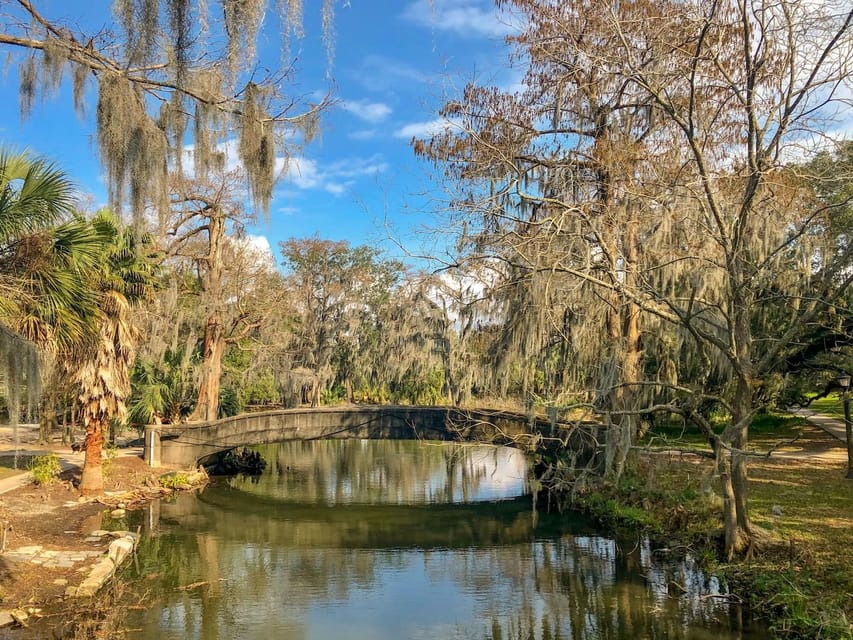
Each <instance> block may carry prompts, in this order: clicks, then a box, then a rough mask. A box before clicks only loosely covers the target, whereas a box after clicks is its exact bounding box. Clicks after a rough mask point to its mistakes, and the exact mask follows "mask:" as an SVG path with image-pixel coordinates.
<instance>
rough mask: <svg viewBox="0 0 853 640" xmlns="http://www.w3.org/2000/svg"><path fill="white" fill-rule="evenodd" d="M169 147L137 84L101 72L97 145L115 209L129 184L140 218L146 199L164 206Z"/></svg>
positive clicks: (132, 202)
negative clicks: (150, 114)
mask: <svg viewBox="0 0 853 640" xmlns="http://www.w3.org/2000/svg"><path fill="white" fill-rule="evenodd" d="M167 147H168V145H167V141H166V136H165V134H164V132H163V131H162V129H160V128H159V127H158V126H157V125H156V124H155V123H154V121H153V120H152V119H151V118H150V117H149V115H148V113H147V111H146V110H145V105H144V103H143V100H142V96H141V95H140V93H139V89H138V88H136V87H135V86H133V85H132V84H131V83H130V82H129V81H128V80H127V78H126V77H124V76H123V75H120V74H117V73H105V74H103V75H102V76H101V78H100V81H99V83H98V148H99V151H100V153H101V159H102V161H103V163H104V165H105V166H106V168H107V174H108V178H109V180H108V182H109V188H110V202H111V204H112V206H113V207H114V208H115V209H116V210H120V209H121V203H122V201H123V199H124V195H125V190H126V188H127V185H128V183H129V185H130V200H131V210H132V212H133V215H134V219H135V220H137V221H139V220H141V219H142V213H143V208H144V205H145V201H146V198H150V200H151V201H152V202H153V203H154V204H155V205H157V206H160V207H163V206H167V197H168V192H167V167H166V157H167V156H166V152H167Z"/></svg>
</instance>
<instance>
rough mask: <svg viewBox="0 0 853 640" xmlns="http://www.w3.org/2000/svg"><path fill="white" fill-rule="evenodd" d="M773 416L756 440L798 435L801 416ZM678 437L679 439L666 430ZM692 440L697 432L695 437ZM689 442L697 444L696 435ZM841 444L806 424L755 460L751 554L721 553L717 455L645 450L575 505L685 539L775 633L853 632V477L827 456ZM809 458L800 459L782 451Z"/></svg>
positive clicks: (659, 537)
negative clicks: (610, 483)
mask: <svg viewBox="0 0 853 640" xmlns="http://www.w3.org/2000/svg"><path fill="white" fill-rule="evenodd" d="M774 420H776V419H772V418H768V419H766V422H765V423H764V424H763V425H757V428H756V437H755V438H754V439H753V443H754V444H756V445H757V446H760V447H769V446H773V445H782V444H783V443H788V442H789V441H791V440H794V439H795V438H797V436H798V435H799V434H800V431H801V428H800V427H799V426H798V425H799V421H798V420H796V419H789V418H787V417H785V418H782V419H779V420H778V421H777V422H776V424H775V426H774V425H773V422H774ZM667 438H668V440H669V442H670V443H671V444H673V445H675V444H677V443H678V439H673V438H672V437H671V434H670V435H669V436H667ZM689 439H692V438H689ZM692 444H696V442H693V443H692ZM839 445H840V443H837V442H836V441H834V440H832V439H831V438H830V437H829V436H827V435H826V434H825V433H824V432H822V431H820V430H817V429H815V428H813V427H805V428H802V434H801V435H800V437H799V438H798V439H796V441H795V442H794V443H793V444H787V445H786V446H780V450H781V451H784V452H786V453H785V454H783V456H780V457H776V456H773V457H770V458H766V457H763V458H756V459H755V460H754V462H753V463H752V465H751V472H750V475H751V482H750V491H751V502H750V504H751V516H752V519H753V522H754V524H755V525H757V526H758V527H760V528H761V529H762V531H763V532H764V533H763V534H762V536H761V541H760V543H759V544H757V545H756V546H755V547H754V548H753V549H752V550H751V551H750V554H749V557H747V558H745V559H743V560H741V561H738V562H736V563H732V564H728V565H718V564H717V563H716V558H717V557H718V552H719V550H720V543H721V538H722V522H721V518H720V498H719V491H718V487H717V484H716V482H715V478H714V477H713V474H712V464H711V461H709V460H706V459H703V458H700V457H698V456H690V455H682V454H665V455H662V454H641V455H638V456H637V457H636V458H635V459H634V460H633V461H632V464H631V468H630V470H629V471H628V472H626V473H625V475H624V476H623V478H622V479H621V481H620V483H619V485H618V486H615V487H609V488H604V489H601V490H598V491H595V492H590V493H587V494H585V495H583V496H581V497H580V499H579V506H580V507H581V508H582V509H584V510H586V511H588V512H590V513H592V514H594V515H595V516H596V517H598V518H599V519H601V520H603V521H606V522H609V523H611V524H613V525H615V526H626V527H630V528H632V529H636V528H642V529H643V530H645V531H647V532H648V533H649V534H650V535H651V536H652V537H653V538H654V539H655V540H656V541H657V542H659V543H662V544H665V545H667V546H675V545H686V546H689V547H691V548H692V549H693V550H694V551H695V552H696V553H697V555H699V556H700V557H701V558H703V559H704V560H705V561H706V563H708V565H709V566H711V567H712V568H713V570H714V571H715V572H717V573H718V574H719V575H721V576H723V577H725V578H727V579H728V581H729V583H730V585H731V587H732V589H733V591H734V592H735V593H737V594H738V595H740V596H741V597H743V598H744V599H745V600H746V601H747V602H748V604H749V605H750V606H751V608H752V609H753V611H754V612H756V614H757V615H759V616H761V617H763V618H766V619H767V620H768V622H769V624H770V626H771V628H772V629H773V631H774V633H775V635H776V637H778V638H786V639H794V638H803V639H805V638H814V639H823V640H839V639H845V638H846V639H849V638H853V629H851V624H850V623H851V621H853V570H851V567H853V481H850V480H845V479H844V471H845V465H844V462H843V461H842V460H840V459H839V461H838V462H831V461H827V460H826V456H827V453H828V452H829V453H831V452H832V450H833V449H838V447H839ZM793 454H796V455H798V456H804V457H799V458H792V457H784V456H785V455H793Z"/></svg>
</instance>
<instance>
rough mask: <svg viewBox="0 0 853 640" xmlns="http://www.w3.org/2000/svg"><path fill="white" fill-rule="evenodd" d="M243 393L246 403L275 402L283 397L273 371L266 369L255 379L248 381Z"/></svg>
mask: <svg viewBox="0 0 853 640" xmlns="http://www.w3.org/2000/svg"><path fill="white" fill-rule="evenodd" d="M241 395H242V396H243V398H244V399H245V404H274V403H277V402H279V400H280V399H281V391H280V389H279V388H278V384H276V381H275V376H274V375H273V373H272V371H265V372H264V373H262V374H261V375H260V376H258V377H257V378H256V379H255V380H253V381H252V382H249V383H247V384H246V385H245V386H244V387H243V389H242V392H241Z"/></svg>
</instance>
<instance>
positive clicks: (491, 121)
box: [415, 0, 853, 555]
mask: <svg viewBox="0 0 853 640" xmlns="http://www.w3.org/2000/svg"><path fill="white" fill-rule="evenodd" d="M498 4H499V5H501V6H503V5H507V6H509V5H511V6H512V7H513V8H514V9H517V10H518V11H519V13H520V15H522V16H523V17H524V18H525V19H526V24H527V28H526V29H525V30H524V32H523V33H522V34H521V35H520V36H518V37H517V38H515V39H514V41H515V43H516V44H517V46H518V52H519V56H518V59H519V60H521V61H522V63H523V64H524V65H525V70H526V74H525V76H524V83H525V86H526V90H525V91H524V92H523V94H511V93H509V94H508V93H505V92H501V91H499V90H497V89H494V88H478V87H474V86H471V87H468V88H467V89H466V90H465V93H464V95H463V97H462V98H461V99H460V100H455V101H452V102H450V103H448V104H447V105H446V106H445V108H444V110H443V113H444V115H445V116H446V117H447V118H448V119H449V125H448V129H447V130H446V131H445V132H444V133H443V134H440V135H438V136H435V137H433V138H432V139H431V140H429V141H427V142H420V141H416V142H415V148H416V151H417V152H419V153H421V154H424V155H426V156H427V157H429V158H431V159H433V160H435V161H437V162H438V163H439V164H440V165H441V166H442V167H443V168H445V170H446V174H447V175H448V176H449V178H450V179H451V181H452V182H454V183H455V184H456V186H457V187H458V188H459V194H460V197H458V198H456V200H455V202H454V205H455V206H456V207H457V208H458V209H459V210H460V211H462V212H463V214H464V216H465V223H466V225H468V226H466V227H465V228H464V229H463V235H462V239H463V242H462V245H463V247H465V248H467V249H468V251H467V255H466V256H465V258H466V259H483V258H484V257H485V258H486V259H495V257H500V258H501V259H504V260H506V261H508V262H509V263H511V264H512V266H513V268H514V269H516V270H520V271H521V272H522V273H525V272H526V273H527V274H528V275H529V276H531V277H532V275H531V274H549V275H550V278H549V280H548V282H549V283H557V282H559V283H560V284H559V285H557V284H554V285H550V284H549V286H552V287H558V286H559V287H562V288H563V290H566V291H568V290H570V289H571V287H572V286H574V290H575V291H577V292H581V291H583V292H584V293H585V295H588V296H590V299H595V300H598V301H601V303H603V305H604V306H605V309H606V310H605V312H604V314H605V317H604V321H603V323H602V322H601V320H600V319H598V318H589V319H587V320H586V322H591V323H592V325H593V326H596V323H599V324H598V325H597V326H600V327H601V331H600V332H599V334H598V336H599V338H598V342H597V343H593V344H589V345H586V346H587V347H589V348H592V349H598V350H599V351H600V352H601V353H602V354H603V356H604V362H605V364H606V366H605V367H603V368H602V371H601V374H603V375H600V376H599V379H600V380H601V383H602V384H601V388H602V390H603V391H606V393H607V399H608V404H607V407H606V408H607V409H608V413H609V414H610V416H611V422H612V423H613V425H614V427H615V428H614V429H611V436H610V438H609V442H608V459H609V460H612V461H613V462H614V464H613V465H612V467H611V468H612V469H613V472H614V473H616V474H618V472H619V469H620V465H621V461H623V460H624V452H625V450H626V445H627V444H630V440H629V439H628V438H630V436H631V435H632V432H633V431H634V429H635V427H634V424H635V423H633V422H632V421H628V422H627V423H626V422H625V418H624V416H627V415H636V413H637V412H638V411H639V410H641V409H643V408H644V407H643V404H645V403H644V402H643V401H644V400H645V399H647V396H644V394H643V393H642V391H643V390H644V389H650V388H655V387H660V385H661V384H664V383H668V384H669V385H670V388H671V390H672V392H673V393H672V394H670V396H669V397H670V398H671V399H673V402H667V403H666V404H667V408H668V409H672V408H677V409H679V410H681V411H683V412H685V413H687V414H689V415H690V416H691V417H692V418H693V419H694V420H696V421H697V423H699V424H700V426H702V427H703V428H704V429H705V430H706V433H707V435H708V438H709V440H710V441H711V443H712V445H713V446H714V450H715V452H716V456H717V466H718V470H719V474H720V478H721V482H722V490H723V497H724V502H725V507H724V516H725V523H726V549H727V552H728V553H729V554H730V555H731V554H733V553H737V552H741V551H743V550H745V549H746V548H747V547H748V545H749V544H750V542H751V541H752V540H753V539H754V538H753V534H754V533H755V530H754V528H753V527H752V525H751V523H750V520H749V514H748V511H747V499H748V482H747V480H748V476H747V456H746V455H745V450H746V447H747V445H748V429H749V424H750V422H751V420H752V417H753V416H754V414H755V412H756V411H757V410H758V409H759V408H760V407H762V406H764V405H765V404H766V403H767V402H768V401H769V400H770V399H772V397H773V396H774V394H775V393H777V392H778V389H775V388H774V387H773V385H770V384H768V377H769V376H771V375H772V374H773V372H774V371H775V370H776V369H777V368H778V366H779V363H780V360H781V359H782V357H783V353H784V350H785V349H786V347H787V346H788V345H790V343H791V342H792V340H794V339H795V338H796V337H797V336H799V335H801V333H802V330H803V327H805V326H807V325H808V324H809V323H810V322H811V321H812V320H814V319H815V318H816V317H817V315H818V314H819V313H820V312H821V310H823V309H826V308H827V307H828V306H831V305H833V304H834V303H835V302H836V301H838V300H840V296H842V295H843V294H844V292H845V291H846V290H847V288H848V287H849V285H850V282H851V279H853V272H852V271H851V269H850V258H851V251H853V248H851V245H850V243H849V238H848V237H847V235H846V234H841V235H836V236H834V237H827V235H826V234H825V233H823V230H824V229H826V228H829V227H830V226H831V219H832V217H833V216H834V215H835V214H836V212H837V211H838V210H839V208H838V206H837V204H836V205H833V204H828V203H826V202H825V201H821V200H820V199H818V198H815V197H814V190H813V188H812V187H813V185H808V184H805V183H804V181H802V180H799V179H797V176H796V173H797V172H796V170H795V169H794V168H792V165H793V164H794V163H797V162H802V161H803V160H805V159H808V157H809V155H810V154H812V153H814V151H815V150H816V149H819V148H820V147H821V145H822V144H824V143H826V142H827V141H829V135H828V132H829V131H830V130H831V129H832V127H833V118H835V117H836V116H837V114H838V113H839V112H843V110H844V109H845V108H847V107H848V106H849V103H850V100H849V97H846V96H849V95H850V93H849V92H850V87H851V75H850V73H851V71H850V63H851V58H853V47H851V21H853V13H851V11H850V9H849V6H847V5H845V4H842V3H835V2H827V3H821V4H820V5H819V6H815V5H814V4H813V3H807V2H804V1H800V0H784V1H782V2H774V3H768V2H763V1H762V0H747V1H744V2H734V1H728V0H722V1H709V2H701V3H698V4H691V5H685V4H683V3H678V2H667V3H659V2H655V3H652V2H636V3H620V4H619V5H618V6H610V5H608V6H604V5H595V6H591V7H588V8H587V7H579V6H576V5H574V4H560V5H557V4H554V3H551V2H545V1H543V0H513V1H509V0H507V1H503V0H499V2H498ZM472 227H473V231H472ZM496 248H499V251H497V250H496ZM572 281H574V282H575V283H577V284H575V285H572V284H571V283H572ZM580 283H582V284H580ZM544 300H545V301H547V300H548V299H547V298H544ZM771 306H772V307H774V308H775V311H774V313H773V314H772V315H773V316H774V321H773V328H774V332H772V333H771V332H770V331H766V330H765V329H760V333H759V335H758V336H757V335H756V331H757V330H759V329H757V327H768V326H770V323H769V322H767V320H768V319H769V316H770V314H768V313H766V311H767V309H768V308H769V307H771ZM762 319H763V320H764V324H763V325H762ZM579 324H580V323H579ZM579 324H575V326H579ZM552 326H554V327H556V326H559V323H552ZM644 333H645V334H648V335H650V336H651V335H652V334H654V340H652V339H648V338H646V339H644V338H643V335H644ZM594 334H595V332H589V333H587V335H588V336H592V335H594ZM667 336H669V337H668V338H667ZM759 336H760V340H757V339H756V338H757V337H759ZM576 337H577V336H576V335H572V338H573V339H574V338H576ZM667 342H669V343H670V344H669V345H667V344H666V343H667ZM652 344H655V348H656V349H659V352H660V353H662V354H669V355H668V357H669V358H670V363H672V360H673V358H672V354H673V353H675V354H680V355H676V356H675V357H676V358H678V365H679V367H681V366H682V365H684V364H685V362H684V360H683V357H684V355H685V354H692V357H695V358H696V360H697V362H701V363H705V365H706V366H704V367H703V366H697V365H696V364H695V363H692V364H690V366H691V367H693V369H694V371H697V372H698V377H697V378H694V379H692V380H686V381H679V382H685V383H687V384H678V385H675V384H673V383H674V382H676V379H677V377H678V371H677V370H675V369H673V368H672V367H669V369H670V370H669V371H668V372H667V373H666V375H664V374H663V373H662V372H661V371H660V369H658V371H648V370H647V369H648V366H649V364H650V363H645V364H644V361H643V355H644V346H650V345H652ZM573 346H575V347H580V346H584V345H581V344H580V343H578V342H574V345H573ZM657 364H658V365H660V362H658V363H657ZM685 369H686V367H685V368H683V369H682V370H681V372H682V373H684V372H685ZM702 369H705V370H704V371H702ZM650 374H654V379H652V380H647V379H645V378H644V376H648V375H650ZM712 375H713V376H715V377H717V378H719V379H722V380H724V381H725V384H723V385H721V387H720V389H719V393H716V394H715V393H709V392H708V391H707V390H706V389H704V388H703V382H704V381H705V380H707V379H708V377H710V376H712ZM688 392H689V395H690V398H687V399H685V398H679V397H677V396H678V394H683V393H688ZM711 396H713V399H714V400H715V401H718V402H720V403H722V404H723V405H724V406H725V407H726V408H727V409H728V410H729V413H730V414H731V423H730V425H729V426H728V427H726V429H725V430H724V432H723V433H722V435H719V436H718V435H716V434H715V433H714V431H713V430H711V429H710V426H709V424H708V422H707V421H706V420H704V419H703V417H702V415H701V412H700V411H698V409H697V407H698V406H699V403H700V402H701V401H703V400H707V399H708V398H709V397H711ZM645 408H651V407H645ZM626 426H627V427H628V428H626Z"/></svg>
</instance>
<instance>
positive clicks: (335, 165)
mask: <svg viewBox="0 0 853 640" xmlns="http://www.w3.org/2000/svg"><path fill="white" fill-rule="evenodd" d="M276 168H277V170H278V171H279V173H280V175H281V177H282V181H283V182H285V183H288V184H290V185H293V186H295V187H297V188H298V189H302V190H309V189H322V190H324V191H327V192H328V193H331V194H333V195H336V196H338V195H341V194H343V193H345V192H346V191H347V190H348V189H349V188H350V187H352V186H353V185H354V184H355V183H356V182H357V180H358V178H362V177H365V176H373V175H377V174H379V173H383V172H385V171H387V170H388V163H387V162H385V161H384V160H383V159H382V156H380V155H378V154H377V155H373V156H369V157H367V158H347V159H345V160H338V161H336V162H332V163H329V164H328V165H325V166H323V165H321V164H320V163H318V162H317V161H316V160H311V159H310V158H304V157H301V156H293V157H291V158H288V159H287V160H286V161H285V160H284V159H283V158H282V159H279V160H278V163H277V165H276Z"/></svg>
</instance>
